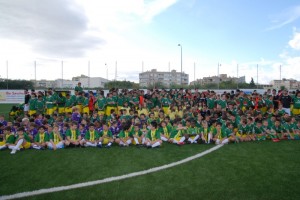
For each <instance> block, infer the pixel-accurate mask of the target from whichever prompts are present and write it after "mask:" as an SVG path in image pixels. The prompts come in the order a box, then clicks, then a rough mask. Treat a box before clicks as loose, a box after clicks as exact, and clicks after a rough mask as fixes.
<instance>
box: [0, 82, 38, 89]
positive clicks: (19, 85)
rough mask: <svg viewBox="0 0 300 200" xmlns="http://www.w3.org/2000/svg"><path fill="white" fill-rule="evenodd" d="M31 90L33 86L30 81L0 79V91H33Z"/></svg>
mask: <svg viewBox="0 0 300 200" xmlns="http://www.w3.org/2000/svg"><path fill="white" fill-rule="evenodd" d="M33 88H34V85H33V82H31V81H26V80H11V79H8V80H5V79H0V89H15V90H16V89H17V90H18V89H19V90H24V89H33Z"/></svg>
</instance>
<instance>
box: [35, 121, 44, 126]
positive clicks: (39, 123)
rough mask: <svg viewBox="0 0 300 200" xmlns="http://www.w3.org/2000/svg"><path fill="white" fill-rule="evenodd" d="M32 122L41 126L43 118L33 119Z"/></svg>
mask: <svg viewBox="0 0 300 200" xmlns="http://www.w3.org/2000/svg"><path fill="white" fill-rule="evenodd" d="M34 123H35V124H36V125H38V126H42V125H43V119H36V120H34Z"/></svg>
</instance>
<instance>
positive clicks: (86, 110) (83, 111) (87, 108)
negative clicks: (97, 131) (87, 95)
mask: <svg viewBox="0 0 300 200" xmlns="http://www.w3.org/2000/svg"><path fill="white" fill-rule="evenodd" d="M82 113H87V114H89V113H90V109H89V107H84V108H83V109H82Z"/></svg>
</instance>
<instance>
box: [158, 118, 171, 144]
mask: <svg viewBox="0 0 300 200" xmlns="http://www.w3.org/2000/svg"><path fill="white" fill-rule="evenodd" d="M158 130H159V132H160V138H161V140H162V141H165V142H167V141H168V140H169V139H170V136H171V132H172V127H171V126H169V125H167V122H166V121H162V122H161V123H160V128H159V129H158Z"/></svg>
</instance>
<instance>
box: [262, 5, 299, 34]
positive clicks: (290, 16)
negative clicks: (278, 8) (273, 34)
mask: <svg viewBox="0 0 300 200" xmlns="http://www.w3.org/2000/svg"><path fill="white" fill-rule="evenodd" d="M272 18H273V19H272V20H271V22H272V25H271V26H270V27H268V28H267V29H266V31H271V30H275V29H279V28H281V27H284V26H286V25H288V24H291V23H293V22H294V21H296V20H297V19H299V18H300V6H294V7H292V8H289V9H286V10H284V11H282V12H281V13H280V14H278V15H277V16H276V17H272Z"/></svg>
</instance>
